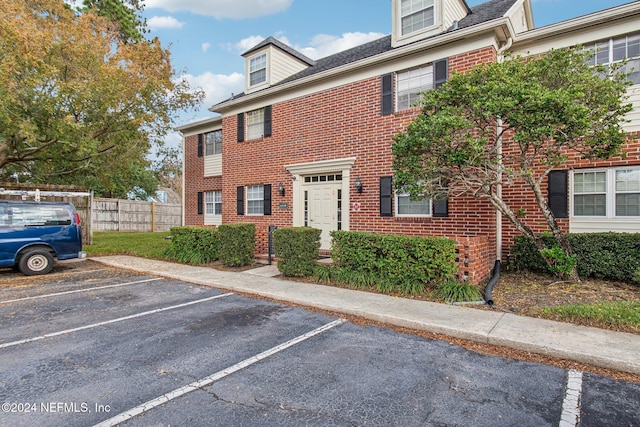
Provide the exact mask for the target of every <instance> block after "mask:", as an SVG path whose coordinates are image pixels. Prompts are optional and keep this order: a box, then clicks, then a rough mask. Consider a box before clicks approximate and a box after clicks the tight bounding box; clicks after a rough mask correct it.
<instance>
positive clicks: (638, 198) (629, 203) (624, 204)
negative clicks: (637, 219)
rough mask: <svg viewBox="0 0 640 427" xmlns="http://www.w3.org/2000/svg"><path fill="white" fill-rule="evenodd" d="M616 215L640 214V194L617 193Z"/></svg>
mask: <svg viewBox="0 0 640 427" xmlns="http://www.w3.org/2000/svg"><path fill="white" fill-rule="evenodd" d="M616 216H640V194H639V193H636V194H616Z"/></svg>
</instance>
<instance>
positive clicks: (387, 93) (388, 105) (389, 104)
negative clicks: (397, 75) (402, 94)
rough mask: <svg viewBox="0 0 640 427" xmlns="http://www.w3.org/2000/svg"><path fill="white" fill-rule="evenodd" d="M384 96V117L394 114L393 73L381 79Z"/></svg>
mask: <svg viewBox="0 0 640 427" xmlns="http://www.w3.org/2000/svg"><path fill="white" fill-rule="evenodd" d="M380 86H381V92H382V93H381V95H382V115H383V116H386V115H388V114H392V113H393V73H389V74H385V75H383V76H381V77H380Z"/></svg>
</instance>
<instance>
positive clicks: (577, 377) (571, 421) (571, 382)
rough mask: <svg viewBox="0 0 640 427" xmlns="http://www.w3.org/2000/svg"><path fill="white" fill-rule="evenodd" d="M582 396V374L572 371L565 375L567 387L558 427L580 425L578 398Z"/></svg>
mask: <svg viewBox="0 0 640 427" xmlns="http://www.w3.org/2000/svg"><path fill="white" fill-rule="evenodd" d="M581 395H582V372H580V371H574V370H573V369H572V370H570V371H569V372H568V373H567V385H566V392H565V395H564V401H563V402H562V415H560V424H558V426H559V427H577V426H579V425H580V396H581Z"/></svg>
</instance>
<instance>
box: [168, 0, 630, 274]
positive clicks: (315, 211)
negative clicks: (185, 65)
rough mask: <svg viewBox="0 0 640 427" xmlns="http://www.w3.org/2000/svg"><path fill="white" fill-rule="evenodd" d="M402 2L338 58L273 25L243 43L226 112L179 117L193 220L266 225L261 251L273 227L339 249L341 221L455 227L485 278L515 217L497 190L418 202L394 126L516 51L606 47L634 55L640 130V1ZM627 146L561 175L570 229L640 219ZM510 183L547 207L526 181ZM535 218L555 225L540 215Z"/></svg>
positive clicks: (528, 202)
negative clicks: (496, 202)
mask: <svg viewBox="0 0 640 427" xmlns="http://www.w3.org/2000/svg"><path fill="white" fill-rule="evenodd" d="M391 6H392V7H391V14H390V19H392V20H393V26H392V28H393V30H392V34H391V35H389V36H386V37H383V38H381V39H379V40H375V41H373V42H370V43H366V44H364V45H361V46H358V47H355V48H352V49H349V50H347V51H344V52H340V53H337V54H335V55H332V56H329V57H326V58H322V59H319V60H315V61H314V60H311V59H309V58H306V57H305V56H304V55H302V54H300V53H299V52H297V51H295V50H294V49H292V48H291V47H289V46H287V45H285V44H283V43H282V42H280V41H278V40H277V39H275V38H272V37H269V38H267V39H266V40H264V41H263V42H261V43H260V44H258V45H257V46H255V47H254V48H252V49H250V50H249V51H247V52H245V53H244V54H243V56H244V58H245V63H246V66H245V91H244V92H243V93H242V94H239V95H236V96H233V97H232V98H230V99H227V100H224V101H222V102H220V103H218V104H216V105H214V106H213V107H211V108H210V110H211V111H212V112H215V113H219V115H218V116H216V117H212V118H211V119H208V120H204V121H200V122H197V123H191V124H188V125H184V126H181V127H179V128H178V130H179V131H181V132H182V134H183V144H184V182H185V188H184V191H183V194H184V196H183V197H184V203H183V206H184V208H183V209H184V223H185V224H186V225H218V224H221V223H234V222H252V223H255V224H256V226H257V236H256V244H257V251H258V253H261V252H262V253H264V252H266V242H267V230H268V226H270V225H276V226H278V227H286V226H311V227H316V228H320V229H321V230H322V242H321V243H322V248H323V249H327V250H328V249H330V247H331V241H330V236H329V232H330V231H331V230H358V231H369V232H375V233H398V234H408V235H432V236H447V237H451V238H453V239H455V240H456V241H457V242H458V250H459V255H460V256H459V259H460V267H461V275H462V278H466V279H469V280H471V281H473V282H478V281H480V280H484V279H485V278H486V277H487V276H488V274H489V270H490V268H491V266H492V265H493V261H494V260H495V259H497V258H500V257H503V256H504V255H505V254H507V253H508V248H509V245H510V244H511V243H512V241H513V236H514V235H515V234H516V231H515V230H514V228H513V227H512V226H511V225H510V224H509V223H508V222H507V221H506V220H505V221H503V220H502V218H500V216H499V215H496V213H495V211H494V209H493V208H492V207H491V206H490V205H489V203H488V202H484V201H479V200H477V199H472V198H465V197H457V198H451V199H449V200H447V201H436V202H432V201H431V200H423V201H420V202H414V201H411V200H410V199H409V198H408V196H405V195H403V194H396V193H394V191H393V187H392V176H393V173H394V171H393V169H392V155H391V142H392V137H393V135H395V134H396V133H397V132H399V131H402V130H404V129H405V127H406V125H407V123H408V122H410V121H411V120H412V119H413V118H414V117H415V116H416V114H418V112H419V109H417V108H415V107H413V103H414V102H415V101H416V100H417V97H418V94H419V93H420V92H423V91H426V90H431V89H436V88H437V87H438V86H439V85H440V84H442V83H443V82H445V81H446V80H447V78H448V77H449V76H450V75H451V73H452V71H454V70H456V71H458V72H463V71H465V70H469V69H471V68H473V67H474V66H476V65H478V64H481V63H485V62H493V61H497V60H499V59H500V58H501V56H502V55H504V53H505V52H513V53H515V54H520V55H528V54H536V53H543V52H546V51H548V50H549V49H551V48H561V47H566V46H573V45H576V44H582V45H585V46H593V47H596V48H597V50H598V52H599V53H598V55H597V61H598V62H599V63H610V62H615V61H619V60H620V59H622V57H625V58H630V59H631V61H630V62H629V65H628V67H635V71H633V72H632V73H631V78H632V80H634V82H635V85H634V86H632V87H630V89H629V95H630V98H629V100H630V102H632V103H633V104H634V110H633V111H632V112H631V113H630V114H629V116H628V118H629V122H628V123H626V124H625V130H627V131H628V132H629V133H632V134H634V135H635V136H636V137H637V136H638V133H639V131H640V30H638V28H640V2H638V1H636V2H632V3H629V4H626V5H622V6H619V7H615V8H611V9H608V10H604V11H601V12H598V13H594V14H590V15H586V16H583V17H579V18H576V19H572V20H569V21H564V22H561V23H558V24H554V25H549V26H546V27H542V28H538V29H535V28H534V25H533V18H532V12H531V3H530V0H491V1H488V2H486V3H484V4H481V5H478V6H476V7H474V8H469V7H468V6H467V4H466V3H465V1H464V0H432V1H411V0H392V2H391ZM630 69H631V68H630ZM625 151H626V153H627V155H626V157H625V158H624V159H622V158H619V159H612V160H610V161H607V162H597V163H588V162H585V161H581V162H573V163H572V164H570V165H569V166H570V167H569V168H568V170H566V171H561V172H560V173H558V174H555V175H553V177H554V178H553V179H555V180H556V181H557V183H558V184H559V186H555V185H554V188H550V189H548V190H549V191H550V192H552V193H553V195H554V197H555V198H556V200H560V201H561V204H564V205H566V209H565V211H566V214H565V215H560V216H561V217H566V218H561V219H559V221H560V222H561V226H562V227H563V228H564V229H565V230H567V231H571V232H589V231H626V232H637V231H639V230H640V145H639V144H638V142H637V138H636V142H635V143H630V144H628V145H627V146H626V147H625ZM585 183H590V184H588V185H587V184H585ZM546 190H547V189H546V188H545V191H546ZM503 194H504V197H505V198H506V199H509V200H516V199H521V200H520V204H521V205H522V206H524V207H527V206H530V207H531V209H532V211H531V212H534V211H535V209H534V207H535V202H534V200H533V197H532V195H531V194H530V193H528V192H527V191H526V190H525V189H524V186H521V187H520V186H510V187H505V188H504V193H503ZM562 201H564V202H562ZM576 201H579V206H577V204H576ZM621 203H622V204H624V205H625V210H624V212H623V211H622V210H621V209H620V207H619V206H620V205H621ZM527 224H528V225H529V226H530V227H532V228H533V229H534V230H539V231H544V230H545V229H546V226H545V225H544V224H542V223H541V222H540V217H536V216H535V215H531V216H530V217H527Z"/></svg>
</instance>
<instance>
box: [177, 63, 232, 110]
mask: <svg viewBox="0 0 640 427" xmlns="http://www.w3.org/2000/svg"><path fill="white" fill-rule="evenodd" d="M183 77H184V78H185V79H186V80H187V81H188V82H189V85H190V86H191V87H194V88H196V87H199V88H201V89H202V90H204V92H205V100H204V102H203V103H202V109H205V110H206V109H208V108H209V107H211V106H212V105H214V104H217V103H219V102H222V101H224V100H225V99H227V98H229V97H231V94H232V93H234V94H239V93H241V92H242V91H244V75H242V74H240V73H232V74H229V75H225V74H213V73H211V72H209V71H207V72H205V73H202V74H199V75H197V76H194V75H192V74H186V75H184V76H183ZM207 114H208V116H210V115H211V113H208V112H207Z"/></svg>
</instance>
